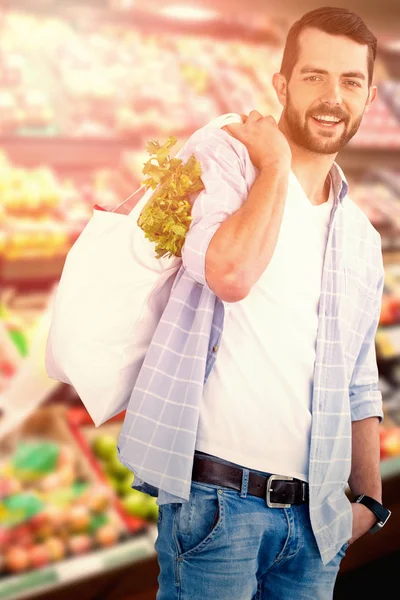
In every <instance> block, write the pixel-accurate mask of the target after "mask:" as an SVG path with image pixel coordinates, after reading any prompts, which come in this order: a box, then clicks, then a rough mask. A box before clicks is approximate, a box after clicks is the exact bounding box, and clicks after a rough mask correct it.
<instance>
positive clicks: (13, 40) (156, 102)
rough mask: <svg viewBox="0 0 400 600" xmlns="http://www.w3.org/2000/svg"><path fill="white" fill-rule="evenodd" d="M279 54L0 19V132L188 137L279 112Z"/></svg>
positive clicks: (191, 39)
mask: <svg viewBox="0 0 400 600" xmlns="http://www.w3.org/2000/svg"><path fill="white" fill-rule="evenodd" d="M280 53H281V49H280V48H279V49H278V50H277V49H275V48H273V47H272V46H269V45H267V44H260V43H258V44H255V43H254V44H251V43H247V44H246V43H245V42H243V41H234V40H215V39H212V38H203V37H200V36H198V37H196V36H188V35H182V36H179V37H177V36H175V35H172V34H168V33H164V34H161V33H160V32H157V34H152V33H151V32H141V31H139V30H135V29H133V28H132V27H128V26H127V25H126V24H125V23H122V22H112V20H111V21H110V19H104V22H103V21H100V22H99V21H93V22H90V21H88V20H86V21H83V20H82V21H81V22H79V21H78V22H75V23H73V22H72V21H68V20H66V19H62V18H57V17H53V16H46V15H43V14H41V15H39V14H38V15H35V14H32V13H28V12H23V11H17V10H9V11H5V12H4V14H3V18H2V20H1V22H0V78H1V80H2V81H3V82H4V83H5V84H6V88H5V89H3V91H2V93H1V94H0V106H1V107H2V111H1V113H2V114H1V117H0V131H2V132H3V134H11V133H12V134H14V135H57V136H62V137H64V136H66V137H80V138H84V137H98V138H112V137H115V136H116V137H126V136H137V135H138V134H139V135H145V136H148V135H149V134H151V133H157V134H158V135H159V134H160V133H162V134H163V133H165V134H171V133H173V134H175V135H179V134H185V133H187V132H189V131H191V130H193V129H196V128H197V127H200V126H202V125H203V124H204V123H205V122H206V121H208V120H210V119H212V118H214V117H217V116H218V115H219V114H221V112H226V102H227V101H229V108H228V110H229V112H231V111H237V112H248V111H249V110H251V109H252V108H253V107H255V106H257V107H258V109H259V110H262V111H265V112H268V113H272V114H276V115H277V114H278V112H279V111H280V107H279V105H278V102H277V100H276V97H275V94H274V92H273V88H272V85H271V76H272V73H273V72H274V71H275V70H276V69H277V67H278V65H279V59H280Z"/></svg>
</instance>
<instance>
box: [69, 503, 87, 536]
mask: <svg viewBox="0 0 400 600" xmlns="http://www.w3.org/2000/svg"><path fill="white" fill-rule="evenodd" d="M67 521H68V525H69V527H70V528H71V531H73V532H76V533H78V532H86V531H87V530H88V529H89V525H90V514H89V509H88V508H87V507H86V506H82V505H76V506H71V507H70V509H69V511H68V518H67Z"/></svg>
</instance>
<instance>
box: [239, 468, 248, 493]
mask: <svg viewBox="0 0 400 600" xmlns="http://www.w3.org/2000/svg"><path fill="white" fill-rule="evenodd" d="M248 485H249V469H243V473H242V487H241V489H240V497H241V498H246V497H247V488H248Z"/></svg>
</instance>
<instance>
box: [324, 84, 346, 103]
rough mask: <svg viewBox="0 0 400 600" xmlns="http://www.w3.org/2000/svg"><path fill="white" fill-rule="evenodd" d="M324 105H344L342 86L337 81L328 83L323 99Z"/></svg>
mask: <svg viewBox="0 0 400 600" xmlns="http://www.w3.org/2000/svg"><path fill="white" fill-rule="evenodd" d="M321 101H322V102H323V103H324V104H330V105H340V104H341V103H342V94H341V91H340V85H339V83H338V82H336V81H328V82H327V84H326V86H325V88H324V90H323V94H322V97H321Z"/></svg>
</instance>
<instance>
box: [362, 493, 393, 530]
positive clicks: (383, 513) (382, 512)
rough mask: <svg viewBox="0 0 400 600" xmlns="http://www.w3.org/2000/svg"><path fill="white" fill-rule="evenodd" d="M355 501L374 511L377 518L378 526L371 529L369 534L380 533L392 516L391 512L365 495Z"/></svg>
mask: <svg viewBox="0 0 400 600" xmlns="http://www.w3.org/2000/svg"><path fill="white" fill-rule="evenodd" d="M354 501H355V502H358V503H359V504H364V506H366V507H367V508H369V510H370V511H372V512H373V513H374V515H375V516H376V519H377V521H376V524H375V525H374V526H373V527H371V529H370V530H369V533H376V532H377V531H380V530H381V529H382V527H383V526H384V525H385V524H386V522H387V520H388V518H389V517H390V515H391V514H392V513H391V512H390V510H388V509H387V508H385V507H384V506H382V504H380V503H379V502H378V501H377V500H374V499H373V498H371V497H370V496H366V495H365V494H361V495H360V496H357V497H356V498H355V500H354Z"/></svg>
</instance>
